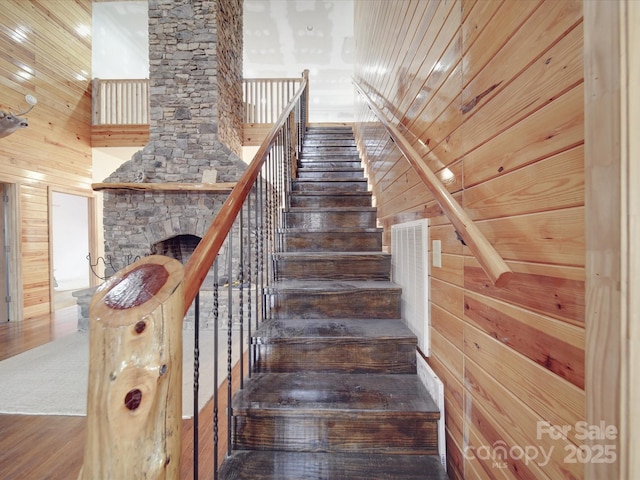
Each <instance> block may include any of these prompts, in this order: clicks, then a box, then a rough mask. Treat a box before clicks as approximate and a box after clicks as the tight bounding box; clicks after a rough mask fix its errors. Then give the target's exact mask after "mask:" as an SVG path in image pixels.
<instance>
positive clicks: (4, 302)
mask: <svg viewBox="0 0 640 480" xmlns="http://www.w3.org/2000/svg"><path fill="white" fill-rule="evenodd" d="M0 190H1V192H0V193H2V213H1V214H0V322H8V321H9V318H10V317H9V305H10V302H11V295H10V294H9V279H10V278H11V272H10V271H9V251H10V247H9V245H10V243H9V229H8V227H7V223H8V220H9V196H8V194H7V191H6V185H5V184H4V183H3V184H2V188H1V189H0Z"/></svg>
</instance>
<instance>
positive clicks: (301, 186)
mask: <svg viewBox="0 0 640 480" xmlns="http://www.w3.org/2000/svg"><path fill="white" fill-rule="evenodd" d="M291 190H292V191H293V192H294V193H295V192H324V191H327V190H330V191H335V192H340V191H342V192H366V191H367V181H366V180H364V179H362V180H359V179H355V178H353V179H346V180H340V181H338V180H327V179H324V180H315V179H298V180H293V181H292V182H291Z"/></svg>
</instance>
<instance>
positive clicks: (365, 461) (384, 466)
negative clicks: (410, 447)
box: [220, 450, 449, 480]
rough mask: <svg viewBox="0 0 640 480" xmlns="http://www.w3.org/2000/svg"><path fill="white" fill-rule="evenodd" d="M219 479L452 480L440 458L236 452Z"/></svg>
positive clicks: (228, 460)
mask: <svg viewBox="0 0 640 480" xmlns="http://www.w3.org/2000/svg"><path fill="white" fill-rule="evenodd" d="M220 475H221V476H220V478H223V479H224V478H228V479H230V480H272V479H277V480H284V479H290V480H299V479H305V480H320V479H322V480H324V479H349V480H372V479H396V480H397V479H402V480H449V478H448V477H447V474H446V472H445V471H444V469H443V468H442V465H440V458H439V457H438V456H437V455H371V454H366V453H363V454H353V453H317V452H310V453H305V452H276V451H247V450H236V451H235V452H234V453H233V454H232V456H231V457H227V459H226V460H225V465H224V467H223V469H222V470H221V472H220Z"/></svg>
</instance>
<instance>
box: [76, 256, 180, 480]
mask: <svg viewBox="0 0 640 480" xmlns="http://www.w3.org/2000/svg"><path fill="white" fill-rule="evenodd" d="M183 278H184V269H183V266H182V264H181V263H180V262H178V261H177V260H174V259H171V258H168V257H163V256H159V255H152V256H149V257H145V258H143V259H141V260H139V261H137V262H135V263H134V264H132V265H130V266H128V267H126V268H125V269H123V270H121V271H119V272H118V273H116V274H115V275H114V276H113V277H111V278H110V279H109V280H108V281H107V282H105V283H104V284H103V285H102V286H101V287H100V288H99V289H98V290H97V291H96V293H95V295H94V296H93V299H92V300H91V305H90V329H89V330H90V333H89V336H90V342H89V344H90V351H89V353H90V358H89V386H88V392H87V393H88V394H87V442H86V445H85V452H84V463H83V466H82V470H81V472H80V476H79V478H80V479H97V478H100V479H114V480H116V479H117V480H120V479H125V478H126V479H131V480H134V479H143V478H144V479H169V478H178V477H179V474H180V433H181V425H182V319H183V313H184V289H183Z"/></svg>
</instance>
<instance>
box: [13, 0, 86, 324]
mask: <svg viewBox="0 0 640 480" xmlns="http://www.w3.org/2000/svg"><path fill="white" fill-rule="evenodd" d="M83 32H85V33H86V34H85V33H83ZM90 34H91V0H65V1H63V2H61V1H57V2H50V1H44V0H30V1H24V0H3V1H2V7H1V8H0V109H2V110H13V111H14V112H15V111H18V110H19V109H20V108H22V107H25V106H26V103H25V101H24V96H25V95H27V94H30V95H33V96H35V97H36V98H37V100H38V104H37V105H36V107H35V108H34V109H33V110H32V111H31V112H30V113H29V114H28V115H27V117H28V119H29V127H28V128H26V129H22V130H19V131H17V132H15V133H13V134H12V135H10V136H8V137H5V138H1V139H0V182H6V183H11V184H16V185H17V189H18V195H17V196H18V197H19V201H20V209H19V211H20V213H21V226H22V227H21V239H22V261H21V264H22V265H21V267H22V271H21V278H22V285H23V291H24V299H23V302H24V311H23V314H24V317H25V318H29V317H33V316H37V315H40V314H43V313H47V312H49V309H50V304H49V301H50V299H49V297H50V280H51V278H52V276H51V272H50V267H49V264H50V261H49V259H50V245H49V238H50V236H49V212H50V210H51V209H50V205H49V198H50V197H49V190H51V189H53V190H56V191H60V192H65V193H75V194H80V195H87V196H92V192H91V189H90V185H91V168H92V167H91V164H92V161H91V145H90V137H91V80H90V79H91V35H90Z"/></svg>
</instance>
